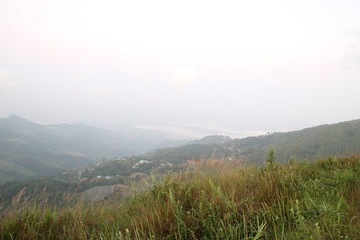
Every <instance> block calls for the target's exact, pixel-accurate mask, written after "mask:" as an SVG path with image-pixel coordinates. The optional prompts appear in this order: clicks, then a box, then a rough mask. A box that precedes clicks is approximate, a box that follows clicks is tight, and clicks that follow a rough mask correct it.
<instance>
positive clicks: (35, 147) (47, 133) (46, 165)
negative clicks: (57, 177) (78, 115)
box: [0, 115, 139, 183]
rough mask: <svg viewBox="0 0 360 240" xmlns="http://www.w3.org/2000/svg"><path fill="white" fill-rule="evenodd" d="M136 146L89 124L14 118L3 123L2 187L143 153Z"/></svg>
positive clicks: (0, 140) (0, 141)
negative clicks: (92, 163)
mask: <svg viewBox="0 0 360 240" xmlns="http://www.w3.org/2000/svg"><path fill="white" fill-rule="evenodd" d="M133 146H134V144H133V143H132V142H131V141H129V140H128V139H126V138H125V137H122V136H120V135H115V134H111V133H109V132H107V131H105V130H102V129H98V128H95V127H91V126H88V125H85V124H59V125H40V124H36V123H33V122H30V121H28V120H26V119H24V118H21V117H18V116H15V115H11V116H10V117H8V118H3V119H0V183H1V182H4V181H6V180H12V179H23V178H27V177H32V176H43V175H51V174H54V173H57V172H59V171H62V170H65V169H69V168H74V167H78V166H82V165H86V164H88V163H90V162H92V161H99V160H101V159H102V158H114V157H121V156H129V155H133V154H136V153H139V152H138V151H137V150H135V149H134V148H133Z"/></svg>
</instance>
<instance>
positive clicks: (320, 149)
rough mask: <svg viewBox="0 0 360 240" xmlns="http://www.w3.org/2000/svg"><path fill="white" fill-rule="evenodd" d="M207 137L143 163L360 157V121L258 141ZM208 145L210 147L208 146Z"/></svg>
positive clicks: (161, 151)
mask: <svg viewBox="0 0 360 240" xmlns="http://www.w3.org/2000/svg"><path fill="white" fill-rule="evenodd" d="M220 138H221V137H220ZM210 139H219V137H206V138H203V139H201V140H198V141H193V142H192V143H191V144H187V145H185V146H180V147H175V148H167V149H159V150H156V151H154V152H151V153H148V154H145V155H142V158H143V159H148V160H162V161H172V162H183V161H187V160H191V159H193V158H199V157H205V158H208V157H215V158H235V159H241V160H243V161H245V162H248V163H260V162H264V159H265V158H266V155H267V153H268V152H269V150H270V149H274V150H275V157H276V159H277V160H278V161H281V162H283V161H287V160H289V159H291V158H297V159H310V160H311V159H315V158H321V157H326V156H339V155H348V154H358V153H360V120H353V121H347V122H342V123H337V124H331V125H322V126H317V127H311V128H307V129H303V130H300V131H293V132H285V133H272V134H268V135H262V136H258V137H247V138H242V139H233V140H231V139H228V138H225V141H224V142H218V143H216V141H214V142H212V141H207V140H210ZM206 142H209V143H206Z"/></svg>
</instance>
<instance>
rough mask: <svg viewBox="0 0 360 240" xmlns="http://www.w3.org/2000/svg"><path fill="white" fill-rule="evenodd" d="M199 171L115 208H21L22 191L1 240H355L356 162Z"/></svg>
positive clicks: (359, 220)
mask: <svg viewBox="0 0 360 240" xmlns="http://www.w3.org/2000/svg"><path fill="white" fill-rule="evenodd" d="M201 166H202V167H201V168H198V169H196V170H194V171H189V172H185V173H182V174H174V175H172V176H170V177H168V178H166V179H165V180H164V181H162V182H157V183H156V184H155V185H154V186H153V187H152V188H151V189H150V190H147V191H144V192H140V193H138V194H136V195H135V196H133V197H130V198H128V199H126V200H123V201H120V202H119V201H117V200H114V201H105V202H101V203H97V204H92V205H84V204H80V203H79V204H77V205H75V206H73V207H69V206H68V205H67V206H66V207H63V208H61V207H57V208H55V209H54V208H51V206H48V207H46V198H44V199H43V204H42V205H37V207H33V206H31V205H27V206H23V208H21V205H18V204H19V201H20V200H21V198H22V197H23V195H24V192H25V191H26V189H24V190H22V191H20V192H19V194H18V195H17V197H16V198H14V199H13V201H12V203H13V205H14V206H15V208H14V209H13V210H9V211H8V212H7V213H5V215H3V216H2V218H0V229H1V235H0V239H4V240H7V239H19V240H21V239H27V240H31V239H74V240H75V239H114V240H115V239H120V240H121V239H124V240H125V239H127V240H129V239H160V240H161V239H164V240H165V239H178V240H180V239H189V240H190V239H194V240H196V239H229V240H230V239H231V240H232V239H252V240H259V239H262V240H278V239H279V240H280V239H281V240H303V239H314V240H338V239H353V240H355V239H360V232H359V229H360V158H359V157H357V156H351V157H343V158H327V159H322V160H316V161H312V162H309V161H305V162H296V161H292V162H289V163H286V164H276V162H275V163H274V164H273V165H267V166H263V167H261V166H256V167H247V168H242V167H239V166H238V165H236V164H235V165H234V164H233V163H231V162H227V163H226V162H224V161H221V160H208V161H207V162H206V163H205V164H202V165H201ZM45 196H46V195H45Z"/></svg>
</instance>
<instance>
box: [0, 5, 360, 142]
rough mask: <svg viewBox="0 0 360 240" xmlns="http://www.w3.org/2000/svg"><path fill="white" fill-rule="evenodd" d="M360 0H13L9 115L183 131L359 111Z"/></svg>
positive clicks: (291, 123)
mask: <svg viewBox="0 0 360 240" xmlns="http://www.w3.org/2000/svg"><path fill="white" fill-rule="evenodd" d="M359 10H360V3H359V2H358V1H347V2H346V3H345V2H340V1H330V2H329V1H317V2H314V1H301V2H297V3H295V2H289V1H281V0H278V1H271V3H270V2H268V1H257V2H244V1H241V2H239V1H225V2H221V3H220V2H215V1H214V2H213V1H171V2H169V1H151V2H148V1H131V2H126V3H125V2H118V1H102V2H98V1H75V2H74V1H61V2H55V1H40V0H38V1H31V2H29V1H21V0H17V1H2V2H1V3H0V34H1V36H2V37H1V38H0V117H7V116H8V115H10V114H17V115H20V116H23V117H25V118H27V119H30V120H32V121H35V122H38V123H43V124H53V123H64V122H65V123H75V122H84V123H87V124H90V125H95V126H98V127H101V128H105V129H109V130H114V131H118V132H121V131H125V129H129V128H133V129H134V128H135V129H138V130H139V129H140V130H154V131H160V132H165V133H168V134H169V136H170V135H172V136H177V137H181V138H200V137H202V136H205V135H208V134H226V135H229V136H232V137H245V136H250V135H259V134H262V133H266V132H274V131H289V130H296V129H302V128H305V127H311V126H314V125H320V124H328V123H336V122H341V121H346V120H352V119H358V118H359V117H360V116H359V112H358V109H359V108H358V107H359V106H360V95H359V94H358V92H359V90H358V89H360V81H359V79H360V61H359V59H360V58H359V57H360V16H359V14H358V13H359Z"/></svg>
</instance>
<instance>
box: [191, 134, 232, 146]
mask: <svg viewBox="0 0 360 240" xmlns="http://www.w3.org/2000/svg"><path fill="white" fill-rule="evenodd" d="M230 141H231V138H230V137H228V136H223V135H211V136H206V137H203V138H201V139H199V140H194V141H192V142H190V143H188V145H189V144H224V143H227V142H230Z"/></svg>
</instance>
